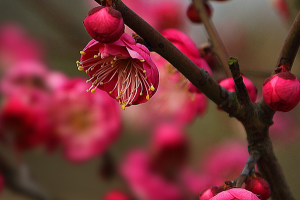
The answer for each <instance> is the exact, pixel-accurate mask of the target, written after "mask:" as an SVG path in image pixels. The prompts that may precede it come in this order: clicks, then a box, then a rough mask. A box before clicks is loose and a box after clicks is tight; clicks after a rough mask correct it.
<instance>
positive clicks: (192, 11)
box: [186, 1, 212, 24]
mask: <svg viewBox="0 0 300 200" xmlns="http://www.w3.org/2000/svg"><path fill="white" fill-rule="evenodd" d="M204 6H205V10H206V13H207V15H208V17H211V15H212V7H211V6H210V4H209V3H208V2H206V1H205V2H204ZM186 15H187V17H188V18H189V19H190V20H191V21H192V22H194V23H199V24H200V23H202V19H200V18H199V15H198V12H197V10H196V8H195V6H194V4H193V3H191V4H190V5H189V7H188V9H187V11H186Z"/></svg>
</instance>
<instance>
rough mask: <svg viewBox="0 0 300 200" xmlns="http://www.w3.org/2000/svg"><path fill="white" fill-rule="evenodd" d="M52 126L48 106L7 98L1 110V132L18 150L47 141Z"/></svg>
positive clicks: (4, 138)
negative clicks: (47, 110)
mask: <svg viewBox="0 0 300 200" xmlns="http://www.w3.org/2000/svg"><path fill="white" fill-rule="evenodd" d="M50 131H51V126H50V121H49V117H48V115H47V112H46V106H43V107H41V106H37V105H35V104H30V103H28V102H26V101H25V102H24V101H22V99H20V98H19V97H18V96H14V97H10V98H7V99H6V101H5V103H4V105H3V107H2V108H1V110H0V134H1V140H2V141H4V143H8V142H11V141H12V142H13V145H14V146H15V148H16V149H17V150H20V151H23V150H28V149H31V148H33V147H36V146H37V145H40V144H42V143H44V142H45V139H46V137H47V136H48V135H49V134H50Z"/></svg>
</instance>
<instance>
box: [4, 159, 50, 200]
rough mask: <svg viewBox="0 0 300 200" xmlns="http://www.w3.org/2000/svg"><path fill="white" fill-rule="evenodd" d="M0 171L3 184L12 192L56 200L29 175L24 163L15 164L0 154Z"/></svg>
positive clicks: (40, 198)
mask: <svg viewBox="0 0 300 200" xmlns="http://www.w3.org/2000/svg"><path fill="white" fill-rule="evenodd" d="M0 172H1V175H2V176H3V178H4V182H5V186H6V187H7V188H8V189H10V190H11V191H13V192H16V193H18V194H22V195H24V196H27V197H30V198H32V199H35V200H56V199H55V198H53V197H51V196H50V195H49V194H47V193H46V192H45V191H44V190H43V189H42V188H41V187H40V186H39V185H38V184H37V183H36V182H35V181H34V180H33V179H32V177H31V174H30V171H29V169H28V167H27V166H26V165H25V164H19V165H15V164H13V163H11V162H9V161H8V160H7V159H5V157H4V156H3V155H2V154H1V155H0Z"/></svg>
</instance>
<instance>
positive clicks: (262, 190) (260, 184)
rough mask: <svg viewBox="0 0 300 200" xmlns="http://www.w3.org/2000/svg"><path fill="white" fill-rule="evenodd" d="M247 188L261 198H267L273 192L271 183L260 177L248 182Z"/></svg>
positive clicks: (265, 199)
mask: <svg viewBox="0 0 300 200" xmlns="http://www.w3.org/2000/svg"><path fill="white" fill-rule="evenodd" d="M245 189H246V190H249V191H251V192H253V193H254V194H256V195H257V196H258V197H259V198H260V199H261V200H267V199H268V198H269V197H270V194H271V190H270V185H269V183H268V182H267V181H266V180H265V179H263V178H260V177H258V178H253V179H251V180H250V181H248V182H246V184H245Z"/></svg>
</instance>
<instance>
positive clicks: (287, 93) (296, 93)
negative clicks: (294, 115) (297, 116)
mask: <svg viewBox="0 0 300 200" xmlns="http://www.w3.org/2000/svg"><path fill="white" fill-rule="evenodd" d="M263 98H264V100H265V102H266V104H267V105H268V106H269V107H270V108H272V109H274V110H276V111H282V112H288V111H290V110H292V109H293V108H294V107H296V106H297V104H298V103H299V101H300V82H299V80H298V78H297V77H296V76H295V75H294V74H292V73H290V72H280V73H278V74H275V75H273V76H272V77H269V78H267V79H266V80H265V81H264V83H263Z"/></svg>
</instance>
